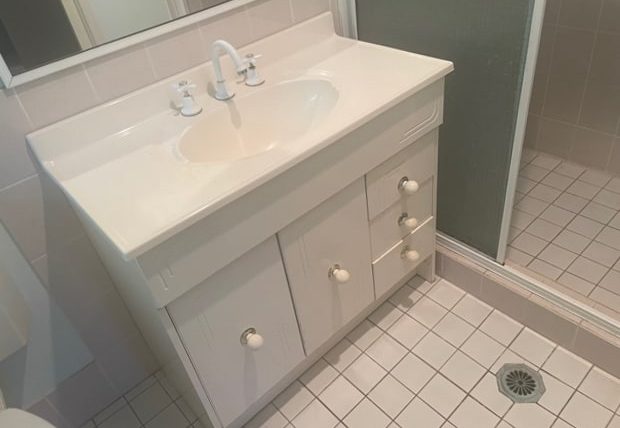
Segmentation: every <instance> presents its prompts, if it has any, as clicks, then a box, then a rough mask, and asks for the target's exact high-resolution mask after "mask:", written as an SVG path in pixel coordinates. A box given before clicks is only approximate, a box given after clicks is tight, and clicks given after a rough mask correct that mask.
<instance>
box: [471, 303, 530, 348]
mask: <svg viewBox="0 0 620 428" xmlns="http://www.w3.org/2000/svg"><path fill="white" fill-rule="evenodd" d="M522 328H523V324H521V323H518V322H516V321H515V320H513V319H512V318H510V317H509V316H507V315H506V314H503V313H502V312H500V311H498V310H495V311H493V312H492V313H491V315H489V317H488V318H487V319H486V320H485V321H484V323H482V325H481V326H480V330H482V331H483V332H485V333H486V334H488V335H489V336H491V337H492V338H493V339H495V340H497V341H498V342H499V343H501V344H503V345H504V346H508V345H510V342H512V341H513V340H514V338H515V337H517V334H519V332H520V331H521V329H522Z"/></svg>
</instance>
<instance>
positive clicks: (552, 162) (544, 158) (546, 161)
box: [531, 154, 562, 171]
mask: <svg viewBox="0 0 620 428" xmlns="http://www.w3.org/2000/svg"><path fill="white" fill-rule="evenodd" d="M561 162H562V160H561V159H559V158H556V157H554V156H549V155H544V154H539V155H538V156H536V157H535V158H534V159H532V162H531V164H532V165H536V166H538V167H540V168H544V169H548V170H550V171H551V170H552V169H554V168H555V167H556V166H558V165H560V163H561Z"/></svg>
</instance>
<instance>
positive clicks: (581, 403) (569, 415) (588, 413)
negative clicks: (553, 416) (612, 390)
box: [560, 392, 613, 428]
mask: <svg viewBox="0 0 620 428" xmlns="http://www.w3.org/2000/svg"><path fill="white" fill-rule="evenodd" d="M612 416H613V414H612V412H611V411H609V410H608V409H606V408H604V407H603V406H601V405H600V404H598V403H596V402H595V401H592V400H591V399H589V398H588V397H586V396H585V395H583V394H582V393H580V392H577V393H575V395H573V397H572V398H571V399H570V400H569V402H568V404H567V405H566V407H564V410H562V413H560V417H561V418H562V419H564V420H565V421H566V422H568V423H569V424H571V425H573V426H575V427H576V428H603V427H606V426H607V423H608V422H609V421H610V420H611V417H612Z"/></svg>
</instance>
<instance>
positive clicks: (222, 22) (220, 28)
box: [200, 8, 254, 59]
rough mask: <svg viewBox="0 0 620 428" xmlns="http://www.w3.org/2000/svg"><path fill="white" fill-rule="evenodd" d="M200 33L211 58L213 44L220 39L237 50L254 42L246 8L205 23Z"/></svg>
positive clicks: (201, 26)
mask: <svg viewBox="0 0 620 428" xmlns="http://www.w3.org/2000/svg"><path fill="white" fill-rule="evenodd" d="M200 33H201V35H202V40H203V41H204V44H205V46H206V49H207V55H208V56H209V57H210V52H209V50H210V48H211V44H212V43H213V42H214V41H216V40H218V39H224V40H226V41H227V42H229V43H230V44H232V45H233V46H235V47H237V48H238V47H241V46H245V45H247V44H249V43H251V42H252V41H253V40H254V39H253V38H252V30H251V26H250V17H249V15H248V12H247V9H246V8H243V9H239V10H234V11H232V12H229V13H227V14H226V15H224V16H220V17H215V18H213V19H210V20H208V21H205V22H204V23H203V24H201V25H200ZM209 59H210V58H209Z"/></svg>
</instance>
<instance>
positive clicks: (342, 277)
mask: <svg viewBox="0 0 620 428" xmlns="http://www.w3.org/2000/svg"><path fill="white" fill-rule="evenodd" d="M329 277H330V278H332V279H333V280H334V281H336V282H337V283H340V284H344V283H345V282H349V280H350V279H351V273H350V272H349V271H348V270H346V269H343V268H341V267H340V266H339V265H334V266H333V267H331V268H330V269H329Z"/></svg>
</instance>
